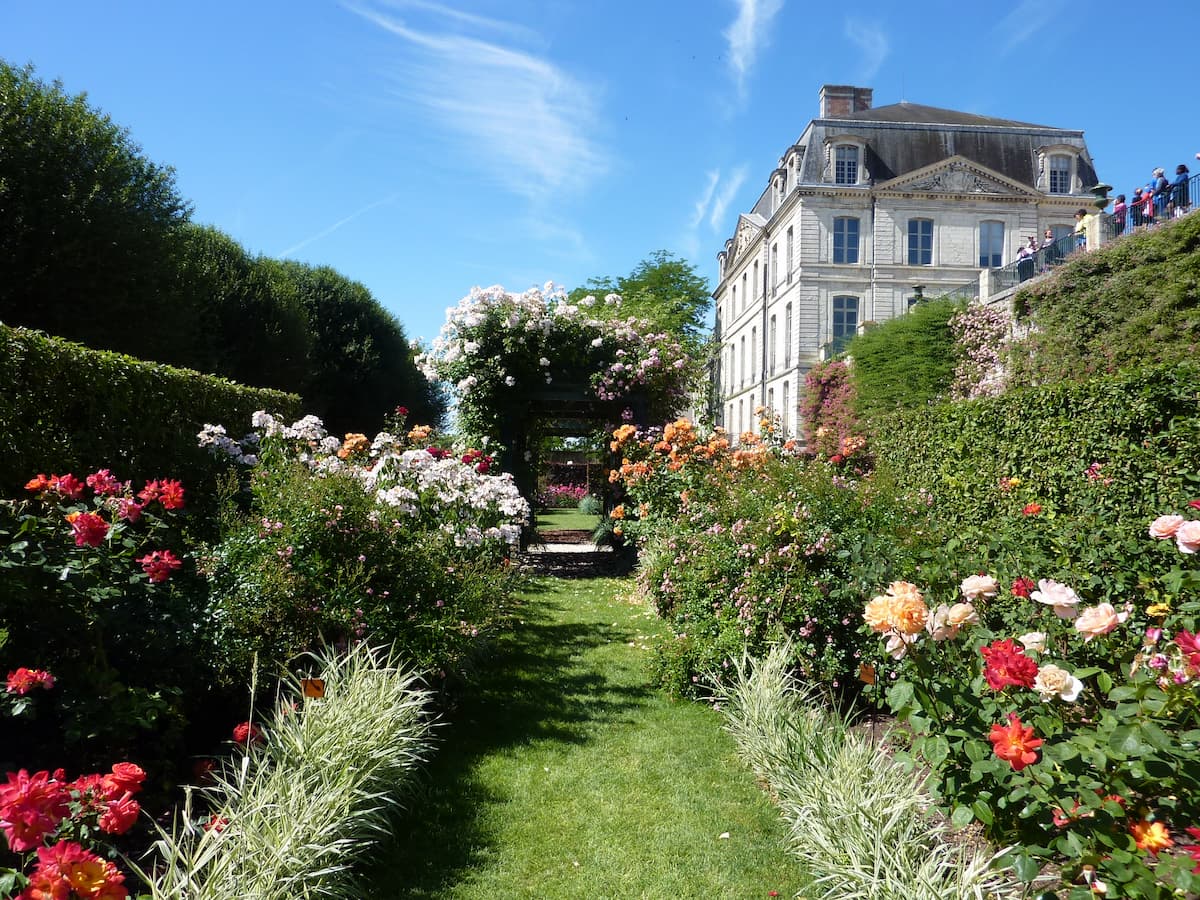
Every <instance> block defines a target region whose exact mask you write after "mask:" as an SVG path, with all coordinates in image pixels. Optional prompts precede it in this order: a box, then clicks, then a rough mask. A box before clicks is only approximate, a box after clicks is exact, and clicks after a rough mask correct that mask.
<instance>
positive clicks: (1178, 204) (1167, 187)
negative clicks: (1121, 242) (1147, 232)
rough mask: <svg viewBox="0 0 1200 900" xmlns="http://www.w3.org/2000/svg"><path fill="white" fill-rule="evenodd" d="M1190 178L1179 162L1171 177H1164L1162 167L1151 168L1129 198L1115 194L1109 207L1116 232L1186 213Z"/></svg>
mask: <svg viewBox="0 0 1200 900" xmlns="http://www.w3.org/2000/svg"><path fill="white" fill-rule="evenodd" d="M1196 159H1200V153H1197V154H1196ZM1190 179H1191V173H1190V172H1189V171H1188V167H1187V166H1185V165H1184V164H1183V163H1180V164H1179V165H1177V166H1176V167H1175V177H1174V178H1171V179H1168V178H1167V175H1166V171H1165V170H1163V169H1161V168H1157V169H1155V170H1154V172H1153V174H1152V175H1151V177H1150V181H1149V182H1148V183H1147V184H1146V185H1145V186H1144V187H1139V188H1136V189H1135V190H1134V192H1133V199H1132V200H1129V201H1126V199H1125V195H1124V194H1117V199H1116V201H1115V202H1114V203H1113V211H1112V217H1113V222H1114V224H1115V225H1116V229H1117V233H1118V234H1125V233H1126V232H1127V231H1132V230H1134V229H1137V228H1143V227H1148V226H1151V225H1154V224H1156V223H1159V222H1165V221H1167V220H1168V219H1173V218H1179V217H1180V216H1182V215H1184V214H1185V213H1187V212H1188V211H1189V210H1190V209H1191V208H1192V200H1191V192H1190V190H1189V180H1190Z"/></svg>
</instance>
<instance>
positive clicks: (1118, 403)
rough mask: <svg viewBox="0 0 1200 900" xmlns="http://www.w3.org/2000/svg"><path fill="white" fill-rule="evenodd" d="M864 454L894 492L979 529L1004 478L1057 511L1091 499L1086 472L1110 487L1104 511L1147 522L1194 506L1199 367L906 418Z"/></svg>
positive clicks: (1198, 484) (887, 422)
mask: <svg viewBox="0 0 1200 900" xmlns="http://www.w3.org/2000/svg"><path fill="white" fill-rule="evenodd" d="M872 445H873V447H874V451H875V454H876V458H877V460H878V462H879V465H880V468H881V470H883V471H886V472H889V473H891V474H892V475H893V476H894V477H895V479H896V481H897V483H898V484H900V485H904V486H906V487H908V488H911V489H914V490H916V489H922V488H923V489H925V490H927V491H929V492H930V494H931V495H932V497H931V499H932V502H933V504H934V508H935V509H936V510H937V512H938V514H939V516H941V517H947V518H949V519H951V520H954V521H959V522H963V523H971V524H986V523H987V522H988V521H990V520H991V519H992V518H993V516H996V515H998V514H999V513H1000V511H1001V506H1002V504H1003V503H1004V500H1005V498H1004V496H1003V494H1002V493H1001V492H1000V491H998V490H997V486H998V484H999V483H1000V479H1001V478H1018V479H1020V481H1021V485H1020V490H1021V492H1022V494H1023V495H1025V496H1028V497H1031V498H1034V499H1036V500H1037V501H1038V502H1041V503H1045V504H1047V505H1048V506H1050V507H1051V508H1052V509H1054V510H1058V511H1062V512H1070V513H1078V512H1082V511H1083V510H1082V509H1081V507H1082V505H1083V504H1085V503H1092V502H1094V499H1093V498H1094V493H1093V492H1089V491H1087V490H1085V489H1086V488H1087V487H1088V486H1089V479H1088V476H1087V474H1086V470H1087V467H1088V466H1089V465H1091V464H1092V463H1093V462H1098V463H1100V464H1101V469H1100V473H1099V474H1100V476H1101V477H1103V478H1111V479H1112V481H1111V483H1110V484H1109V485H1108V486H1107V488H1106V490H1105V503H1106V504H1112V505H1113V507H1114V508H1120V510H1121V514H1122V515H1121V517H1122V519H1125V520H1126V521H1130V520H1137V519H1143V520H1146V521H1148V520H1149V519H1150V518H1153V517H1154V516H1156V515H1159V514H1161V513H1162V512H1164V511H1169V510H1174V509H1175V508H1176V507H1178V506H1180V504H1181V503H1183V502H1186V500H1188V499H1192V498H1195V497H1200V365H1198V364H1196V363H1194V362H1187V363H1180V364H1177V365H1162V366H1155V367H1150V368H1145V369H1141V370H1136V371H1131V372H1125V373H1122V374H1120V375H1115V376H1110V377H1104V378H1097V379H1095V380H1092V381H1087V382H1083V383H1076V384H1058V385H1053V386H1048V387H1041V388H1026V389H1022V390H1017V391H1011V392H1009V393H1007V394H1005V395H1004V396H1001V397H996V398H989V399H984V400H974V401H970V402H963V403H953V404H944V405H939V406H934V407H927V408H924V409H919V410H911V411H905V412H902V413H898V414H896V415H895V416H892V417H889V418H887V419H884V420H883V421H882V422H880V423H879V426H878V428H877V429H876V434H874V435H873V437H872Z"/></svg>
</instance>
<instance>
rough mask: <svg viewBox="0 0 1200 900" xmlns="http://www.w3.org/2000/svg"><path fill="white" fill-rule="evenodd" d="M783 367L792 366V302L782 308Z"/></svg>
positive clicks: (788, 367)
mask: <svg viewBox="0 0 1200 900" xmlns="http://www.w3.org/2000/svg"><path fill="white" fill-rule="evenodd" d="M783 367H784V368H785V369H790V368H791V367H792V304H790V303H789V304H788V305H787V306H786V307H785V308H784V310H783Z"/></svg>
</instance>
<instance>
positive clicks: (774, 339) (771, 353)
mask: <svg viewBox="0 0 1200 900" xmlns="http://www.w3.org/2000/svg"><path fill="white" fill-rule="evenodd" d="M767 340H768V341H769V344H768V346H769V347H770V349H769V350H768V351H767V358H768V359H769V360H770V362H769V363H768V365H769V366H770V372H771V374H772V375H774V374H775V346H776V344H778V343H779V332H778V330H777V329H776V327H775V317H774V316H771V333H770V336H769V337H768V338H767Z"/></svg>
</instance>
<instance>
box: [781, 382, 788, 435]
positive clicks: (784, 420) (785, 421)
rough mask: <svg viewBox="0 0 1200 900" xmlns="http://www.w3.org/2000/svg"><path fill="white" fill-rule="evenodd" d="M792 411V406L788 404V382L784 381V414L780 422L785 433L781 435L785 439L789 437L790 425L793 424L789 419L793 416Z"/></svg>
mask: <svg viewBox="0 0 1200 900" xmlns="http://www.w3.org/2000/svg"><path fill="white" fill-rule="evenodd" d="M790 413H791V407H790V406H789V404H788V383H787V382H786V381H785V382H784V383H783V415H782V416H781V422H780V424H781V425H782V426H783V434H782V435H781V437H783V438H784V439H786V438H787V435H788V427H789V426H790V424H791V423H790V421H789V420H790V418H791V416H790Z"/></svg>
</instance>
